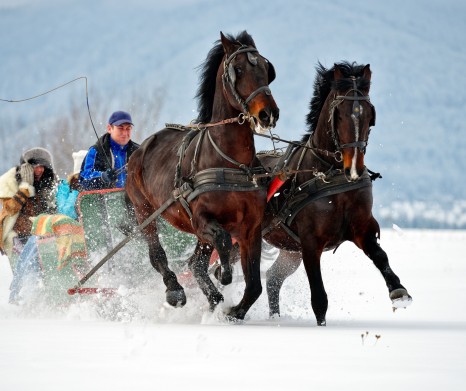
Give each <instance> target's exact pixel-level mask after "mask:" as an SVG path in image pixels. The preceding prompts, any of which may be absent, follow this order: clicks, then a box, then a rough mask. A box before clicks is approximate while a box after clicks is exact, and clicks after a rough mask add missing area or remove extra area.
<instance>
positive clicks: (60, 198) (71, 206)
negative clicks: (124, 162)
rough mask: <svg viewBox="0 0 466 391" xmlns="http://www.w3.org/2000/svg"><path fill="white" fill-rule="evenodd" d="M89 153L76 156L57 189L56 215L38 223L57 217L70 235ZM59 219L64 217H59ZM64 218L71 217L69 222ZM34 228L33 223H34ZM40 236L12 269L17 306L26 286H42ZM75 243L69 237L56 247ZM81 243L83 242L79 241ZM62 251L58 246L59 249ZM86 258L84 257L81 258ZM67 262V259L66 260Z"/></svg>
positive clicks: (12, 294)
mask: <svg viewBox="0 0 466 391" xmlns="http://www.w3.org/2000/svg"><path fill="white" fill-rule="evenodd" d="M85 155H86V151H84V150H83V151H79V152H73V155H72V156H73V160H74V172H73V173H72V174H71V175H69V176H68V178H67V179H63V180H60V182H59V183H58V189H57V192H56V205H57V211H58V214H57V215H49V214H41V215H40V216H38V217H37V219H43V221H46V219H47V218H48V217H52V218H53V217H55V219H54V220H56V222H57V223H59V224H60V230H61V232H62V234H63V235H65V236H66V235H69V232H68V231H69V229H68V230H67V228H68V227H69V225H70V221H69V220H70V219H69V218H72V219H77V218H78V214H77V213H76V200H77V198H78V194H79V191H80V190H81V185H80V184H79V181H78V178H79V173H80V168H81V164H82V162H83V159H84V156H85ZM60 215H63V216H61V217H60ZM65 217H68V220H66V218H65ZM31 224H32V223H31ZM38 225H39V224H37V222H36V223H35V224H34V225H33V228H34V227H35V228H36V230H38V228H37V226H38ZM42 226H43V228H45V227H46V228H47V229H50V230H52V229H53V222H51V224H42ZM70 228H71V230H72V232H74V233H76V232H77V230H76V229H75V226H74V225H73V226H72V227H70ZM42 234H49V235H52V234H53V232H42ZM39 238H40V236H37V235H32V236H30V237H29V239H28V240H27V242H26V244H25V246H24V249H23V251H22V252H21V254H20V255H19V257H18V261H17V262H16V265H15V268H14V269H13V281H12V283H11V286H10V299H9V301H10V303H12V304H17V303H18V302H19V301H20V292H21V289H22V288H23V287H24V286H25V285H26V281H28V283H29V285H31V288H32V286H35V285H37V284H38V283H40V280H41V279H42V276H41V267H40V264H39V249H38V245H37V241H38V239H39ZM73 239H74V240H76V237H70V240H65V241H61V242H60V243H57V244H59V245H64V246H69V247H71V246H72V240H73ZM79 241H80V242H81V239H79ZM82 243H84V238H82ZM58 247H59V246H58ZM65 254H66V255H67V256H68V258H69V257H70V254H71V249H66V251H65V250H64V251H61V252H60V254H59V256H58V258H64V255H65ZM82 255H84V254H82ZM67 260H68V259H67ZM67 260H63V259H58V260H57V261H58V262H65V261H67Z"/></svg>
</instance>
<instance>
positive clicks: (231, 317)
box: [225, 307, 246, 322]
mask: <svg viewBox="0 0 466 391" xmlns="http://www.w3.org/2000/svg"><path fill="white" fill-rule="evenodd" d="M245 316H246V312H245V311H244V310H243V309H238V308H236V307H232V308H230V309H229V310H228V311H227V312H225V317H226V318H227V320H228V321H229V322H239V321H242V320H243V319H244V317H245Z"/></svg>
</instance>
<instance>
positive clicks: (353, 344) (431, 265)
mask: <svg viewBox="0 0 466 391" xmlns="http://www.w3.org/2000/svg"><path fill="white" fill-rule="evenodd" d="M381 246H382V247H383V248H384V249H385V251H386V252H387V254H388V256H389V259H390V264H391V267H392V268H393V270H394V271H395V272H396V273H397V274H398V276H399V277H400V279H401V282H402V283H403V284H404V285H405V287H406V288H407V289H408V291H409V293H410V294H411V296H412V297H413V302H412V304H411V305H410V306H409V307H408V308H406V309H398V310H396V312H393V311H392V306H391V303H390V300H389V298H388V292H387V289H386V287H385V284H384V281H383V279H382V277H381V276H380V274H379V272H378V271H377V270H376V268H375V267H374V266H373V264H372V262H371V261H370V260H369V259H368V258H366V257H365V256H364V255H363V254H362V253H361V252H360V251H359V250H358V249H357V248H356V247H355V246H354V245H353V244H349V243H345V244H343V245H342V246H341V247H340V248H339V249H338V251H337V252H336V253H335V254H331V253H325V254H324V256H323V260H322V273H323V278H324V283H325V287H326V290H327V294H328V298H329V310H328V313H327V326H326V327H318V326H316V322H315V318H314V315H313V313H312V310H311V309H310V302H309V300H310V293H309V288H308V285H307V279H306V276H305V272H304V269H303V267H302V266H301V267H300V268H299V269H298V270H297V272H296V273H295V274H294V275H292V276H291V277H290V278H289V279H288V280H287V281H285V284H284V286H283V289H282V293H281V309H282V316H281V317H280V318H278V319H269V318H268V306H267V297H266V295H265V293H264V294H262V296H261V297H260V298H259V300H258V301H257V302H256V303H255V304H254V305H253V307H252V308H251V310H250V311H249V312H248V314H247V315H246V319H245V321H244V322H243V323H241V324H229V323H227V322H226V321H225V319H224V317H223V316H222V311H221V310H218V311H217V312H215V313H213V314H212V313H210V312H208V311H207V302H206V300H205V298H204V297H203V296H202V294H201V293H200V291H199V290H198V288H196V287H195V286H193V287H191V288H189V287H188V285H187V284H185V287H186V292H187V297H188V302H187V304H186V306H185V307H183V308H178V309H173V308H167V307H165V306H164V304H163V302H164V289H163V288H162V285H161V281H157V279H155V281H157V282H156V284H155V285H154V286H153V287H152V289H147V287H143V286H139V287H138V288H137V289H131V288H130V287H128V286H126V287H125V286H124V284H122V285H120V286H118V287H117V288H118V292H119V293H118V295H117V296H115V297H113V298H112V299H109V300H103V299H102V298H99V297H95V296H92V297H91V298H88V299H85V298H81V300H80V301H78V302H75V303H71V304H70V305H69V306H68V307H63V308H62V309H60V308H56V307H51V306H47V305H46V304H45V303H41V301H40V296H37V297H36V301H35V303H34V304H30V305H28V304H27V303H24V304H23V305H22V306H19V307H18V306H13V305H9V304H8V285H9V282H8V281H9V278H8V277H9V275H11V271H10V269H9V267H8V266H7V260H6V259H5V257H0V275H1V276H2V278H0V330H1V333H0V369H1V376H0V389H1V390H5V391H10V390H11V391H13V390H15V391H31V390H49V391H55V390H69V391H75V390H76V391H78V390H102V389H108V390H112V391H119V390H128V389H135V390H139V391H143V390H154V389H161V388H165V387H167V386H168V387H171V388H172V389H175V390H185V389H190V390H218V389H224V390H240V389H248V390H249V389H261V390H269V391H272V390H283V389H284V388H288V389H294V390H309V389H324V390H330V391H333V390H335V391H341V390H342V389H358V390H361V391H372V390H374V389H377V390H379V391H391V390H393V389H399V390H421V391H430V390H432V391H433V390H439V389H445V390H449V391H461V390H464V386H465V384H466V360H465V353H464V346H465V344H466V313H465V311H464V310H463V309H464V303H465V301H466V287H465V284H464V276H465V273H466V264H465V262H464V256H463V254H464V253H465V252H466V232H465V231H461V230H454V231H448V230H401V229H399V228H396V229H395V228H394V229H387V230H383V231H382V237H381ZM275 256H276V253H274V252H270V253H269V254H268V255H264V258H263V262H262V265H261V266H262V271H265V270H266V269H267V268H268V267H269V266H270V264H271V262H273V260H274V259H275ZM114 266H117V265H114ZM234 270H235V277H237V278H235V280H236V282H234V283H233V284H232V285H230V286H228V287H225V289H224V290H223V293H224V296H225V306H228V305H231V304H234V303H237V301H238V300H239V298H240V296H241V295H242V290H243V289H244V283H242V282H241V278H242V276H241V272H240V271H239V270H238V269H237V267H236V266H235V269H234ZM263 284H264V281H263ZM63 295H66V293H65V292H63ZM118 317H119V319H116V318H118Z"/></svg>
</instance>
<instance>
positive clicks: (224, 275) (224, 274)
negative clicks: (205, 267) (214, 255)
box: [214, 266, 233, 285]
mask: <svg viewBox="0 0 466 391" xmlns="http://www.w3.org/2000/svg"><path fill="white" fill-rule="evenodd" d="M214 276H215V278H216V279H217V280H218V281H219V282H220V284H222V285H229V284H231V282H232V281H233V274H232V273H231V266H229V267H226V268H223V270H222V267H221V266H217V268H216V269H215V271H214Z"/></svg>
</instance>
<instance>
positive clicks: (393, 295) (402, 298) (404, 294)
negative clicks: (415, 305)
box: [390, 288, 413, 311]
mask: <svg viewBox="0 0 466 391" xmlns="http://www.w3.org/2000/svg"><path fill="white" fill-rule="evenodd" d="M390 300H391V301H392V306H393V311H395V310H396V309H397V308H406V307H407V306H409V305H410V304H411V303H412V301H413V298H412V297H411V296H410V295H409V293H408V291H407V290H406V289H404V288H398V289H394V290H393V291H391V292H390Z"/></svg>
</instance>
